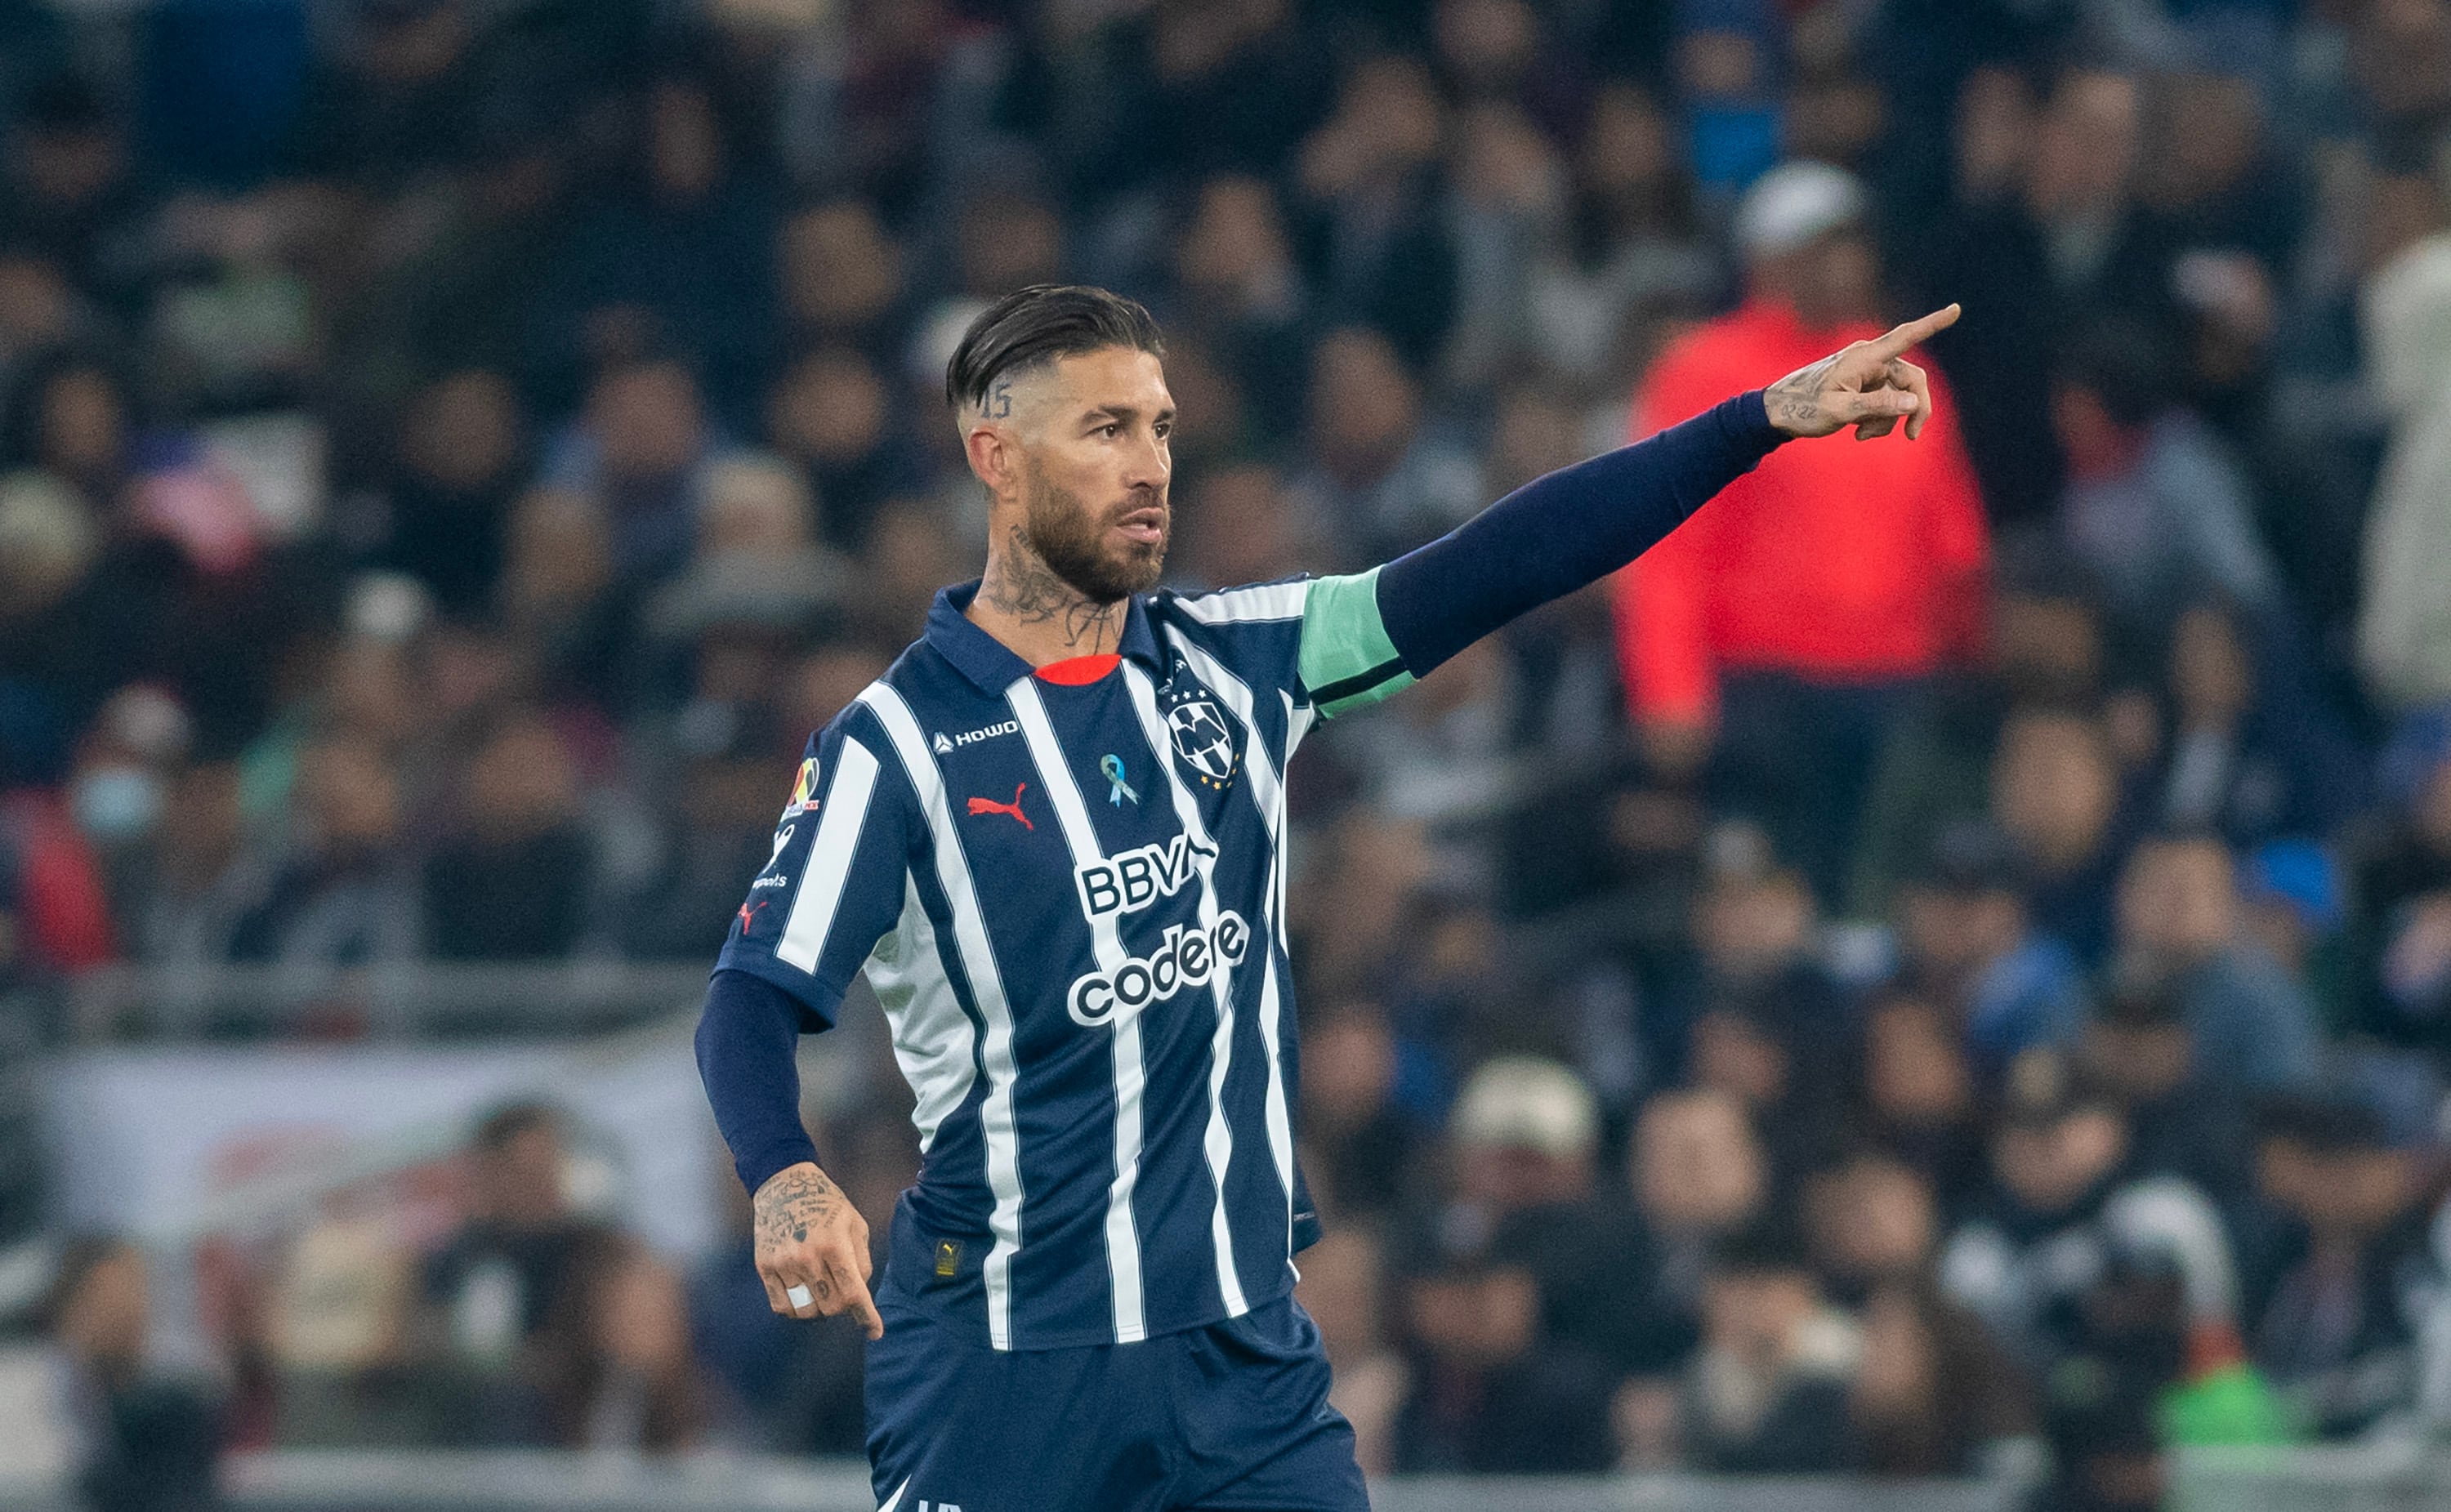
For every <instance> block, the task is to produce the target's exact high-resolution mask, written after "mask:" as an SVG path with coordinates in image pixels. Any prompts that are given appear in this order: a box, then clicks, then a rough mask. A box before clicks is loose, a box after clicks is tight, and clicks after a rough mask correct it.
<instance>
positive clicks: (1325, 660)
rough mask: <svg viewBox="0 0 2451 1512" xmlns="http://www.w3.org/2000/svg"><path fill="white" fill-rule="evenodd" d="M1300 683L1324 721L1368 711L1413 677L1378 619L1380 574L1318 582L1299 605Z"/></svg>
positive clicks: (1324, 579)
mask: <svg viewBox="0 0 2451 1512" xmlns="http://www.w3.org/2000/svg"><path fill="white" fill-rule="evenodd" d="M1302 679H1303V686H1304V687H1306V688H1308V689H1309V690H1310V700H1311V706H1312V707H1313V708H1315V709H1317V710H1318V711H1319V713H1320V717H1322V718H1334V717H1336V716H1338V715H1340V714H1343V713H1345V712H1346V711H1348V710H1352V709H1361V708H1366V707H1367V706H1369V705H1371V704H1374V703H1377V702H1378V701H1379V700H1380V699H1382V698H1383V697H1387V696H1388V695H1389V694H1391V693H1394V692H1396V691H1398V690H1399V689H1402V688H1405V687H1409V686H1410V685H1411V684H1412V681H1413V675H1412V674H1411V673H1409V672H1407V671H1405V670H1404V658H1402V657H1400V656H1398V655H1397V654H1396V643H1395V642H1394V641H1392V640H1389V639H1388V638H1387V627H1386V625H1385V624H1383V623H1382V621H1381V620H1380V618H1379V569H1378V568H1376V567H1373V568H1371V569H1370V570H1369V571H1368V572H1364V573H1357V574H1355V575H1354V576H1352V577H1350V578H1322V579H1318V580H1317V581H1315V582H1313V583H1312V584H1311V585H1310V593H1309V595H1308V597H1307V598H1305V599H1304V601H1303V627H1302Z"/></svg>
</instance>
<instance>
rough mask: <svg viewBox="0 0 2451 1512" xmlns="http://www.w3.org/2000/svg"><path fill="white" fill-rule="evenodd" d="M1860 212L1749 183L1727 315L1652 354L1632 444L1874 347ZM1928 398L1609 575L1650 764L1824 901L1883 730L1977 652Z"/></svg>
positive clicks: (1758, 478)
mask: <svg viewBox="0 0 2451 1512" xmlns="http://www.w3.org/2000/svg"><path fill="white" fill-rule="evenodd" d="M1867 209H1868V200H1867V196H1866V194H1865V191H1864V188H1863V186H1862V185H1861V184H1860V183H1858V182H1857V181H1856V180H1855V178H1854V177H1853V175H1851V174H1849V173H1847V172H1845V171H1844V170H1842V169H1839V168H1835V167H1830V166H1829V165H1827V164H1820V163H1791V164H1787V165H1785V166H1783V167H1778V168H1775V169H1774V170H1772V171H1771V172H1769V173H1767V174H1764V175H1763V176H1762V178H1761V179H1760V181H1759V182H1758V183H1756V184H1755V186H1754V187H1753V189H1752V190H1751V191H1750V192H1749V193H1748V194H1747V195H1746V197H1745V200H1744V202H1743V204H1742V206H1740V207H1739V208H1738V210H1737V213H1736V217H1735V239H1736V244H1737V247H1738V250H1739V251H1740V252H1741V253H1742V255H1743V259H1744V264H1745V273H1746V286H1747V298H1746V301H1745V303H1744V304H1743V305H1742V306H1740V307H1739V308H1737V309H1736V310H1735V311H1734V312H1732V313H1730V314H1728V315H1726V316H1723V317H1721V318H1720V319H1718V320H1716V321H1713V322H1711V323H1710V324H1706V325H1703V326H1701V327H1700V328H1698V329H1696V330H1695V331H1694V332H1693V333H1691V334H1690V335H1688V336H1686V337H1685V338H1684V339H1683V340H1681V341H1679V342H1677V343H1676V344H1673V345H1671V346H1670V347H1669V348H1668V350H1667V351H1666V352H1664V353H1663V354H1662V355H1661V356H1660V359H1659V361H1658V362H1657V363H1655V364H1654V365H1653V367H1652V369H1651V372H1650V374H1649V375H1648V376H1647V377H1646V378H1645V379H1644V381H1643V384H1642V388H1641V392H1640V393H1639V394H1638V395H1637V398H1636V401H1635V405H1634V414H1633V422H1632V427H1631V428H1632V433H1633V434H1634V435H1636V436H1644V435H1648V434H1650V433H1651V432H1653V431H1655V430H1658V429H1660V428H1662V427H1663V426H1666V425H1670V424H1674V423H1676V422H1678V421H1681V420H1684V419H1685V418H1687V417H1688V416H1691V415H1694V414H1696V413H1698V412H1700V411H1701V410H1703V409H1705V408H1707V407H1708V406H1709V405H1710V404H1711V403H1713V399H1712V397H1711V396H1714V395H1718V394H1724V393H1727V392H1729V391H1730V390H1731V389H1744V388H1755V387H1758V386H1760V385H1762V384H1764V383H1771V382H1773V381H1775V379H1776V378H1777V377H1778V376H1779V375H1780V374H1781V373H1784V372H1787V371H1791V370H1793V368H1794V366H1795V365H1796V364H1798V363H1811V362H1813V361H1815V360H1816V359H1814V357H1812V356H1810V355H1809V354H1810V353H1811V352H1813V351H1818V350H1826V349H1828V348H1829V346H1830V345H1831V344H1833V343H1835V344H1842V345H1843V344H1846V343H1848V342H1851V341H1855V340H1860V339H1864V338H1869V337H1872V336H1874V335H1877V334H1878V333H1879V325H1878V324H1877V321H1878V316H1879V304H1880V289H1879V283H1880V276H1879V268H1878V266H1877V264H1876V261H1875V254H1874V251H1873V243H1872V239H1871V236H1870V234H1869V231H1868V229H1867V226H1866V224H1865V221H1866V213H1867ZM1781 364H1786V365H1785V366H1782V365H1781ZM1934 400H1935V403H1936V404H1937V408H1938V418H1937V420H1936V421H1935V422H1934V425H1933V427H1932V428H1931V429H1930V430H1928V431H1926V432H1925V434H1924V437H1923V440H1922V442H1921V443H1919V444H1915V445H1908V444H1906V443H1904V442H1902V441H1899V440H1897V439H1894V438H1892V439H1886V440H1881V441H1876V442H1873V443H1872V444H1870V445H1866V446H1861V447H1854V448H1847V449H1843V450H1842V451H1840V452H1839V453H1837V454H1835V455H1832V454H1823V453H1813V454H1808V453H1806V452H1805V451H1803V450H1802V449H1800V448H1799V449H1794V450H1790V451H1783V452H1779V453H1776V454H1775V455H1773V456H1772V457H1771V458H1769V459H1768V460H1767V461H1764V462H1763V463H1762V464H1761V466H1759V467H1758V468H1756V469H1755V471H1754V472H1753V473H1752V474H1751V475H1749V476H1747V477H1745V478H1741V479H1738V480H1737V481H1735V483H1734V484H1732V485H1730V487H1729V488H1728V490H1727V491H1726V492H1725V493H1723V494H1722V495H1720V497H1719V499H1718V501H1716V503H1714V504H1713V506H1712V507H1711V508H1710V509H1709V510H1707V511H1705V512H1703V513H1702V514H1701V515H1699V516H1697V517H1696V518H1695V519H1693V520H1688V521H1687V522H1686V524H1685V525H1684V526H1683V527H1682V528H1680V529H1679V530H1678V531H1677V532H1676V534H1675V535H1673V536H1671V537H1669V538H1668V540H1665V541H1663V542H1661V543H1660V544H1659V545H1658V546H1657V547H1655V548H1653V549H1652V550H1651V551H1650V552H1649V553H1648V554H1646V555H1645V556H1644V557H1643V558H1642V559H1641V560H1638V561H1637V562H1636V563H1635V564H1634V566H1633V567H1631V568H1629V569H1627V571H1626V572H1625V573H1623V574H1621V575H1620V576H1619V578H1618V596H1617V609H1618V655H1619V661H1620V663H1621V666H1622V669H1623V672H1624V677H1625V685H1626V689H1627V695H1628V697H1629V699H1630V701H1631V704H1632V712H1633V716H1634V719H1635V722H1636V725H1637V730H1638V731H1639V733H1640V735H1641V736H1642V739H1643V744H1644V747H1645V749H1646V751H1647V752H1648V754H1649V755H1650V756H1651V758H1652V760H1653V762H1654V763H1655V765H1656V766H1657V768H1659V769H1660V770H1661V772H1662V774H1663V775H1664V776H1670V777H1678V776H1697V775H1705V774H1707V776H1708V778H1709V784H1710V786H1711V787H1712V788H1713V789H1714V796H1715V797H1716V798H1718V799H1720V800H1721V801H1723V802H1724V803H1726V804H1728V805H1731V806H1733V807H1735V808H1736V809H1737V810H1739V811H1741V812H1749V813H1750V814H1752V815H1754V816H1755V817H1757V818H1758V819H1760V820H1761V821H1762V822H1763V823H1764V824H1766V825H1767V826H1768V827H1769V829H1770V830H1771V832H1772V835H1773V838H1774V839H1775V841H1776V842H1777V843H1778V847H1779V850H1780V851H1781V853H1782V854H1788V855H1792V856H1794V857H1795V858H1796V859H1797V860H1798V861H1799V863H1800V864H1801V865H1802V867H1803V869H1804V871H1805V872H1806V874H1808V876H1810V877H1811V879H1812V880H1813V882H1814V885H1815V887H1816V888H1817V889H1818V890H1820V891H1821V892H1822V893H1823V894H1824V895H1825V896H1828V895H1829V894H1830V893H1831V891H1832V888H1833V882H1834V881H1835V878H1836V872H1837V869H1838V867H1839V866H1840V864H1841V861H1842V855H1843V852H1844V850H1845V847H1846V844H1847V841H1848V839H1849V838H1850V837H1851V835H1852V834H1853V819H1854V815H1855V812H1856V809H1857V807H1858V805H1859V802H1860V799H1861V795H1862V791H1863V788H1864V785H1865V778H1866V775H1867V773H1868V771H1869V769H1870V766H1871V761H1872V757H1873V750H1874V745H1875V742H1876V741H1877V738H1878V734H1879V730H1880V728H1881V726H1882V721H1883V719H1884V717H1886V716H1887V715H1888V714H1890V713H1891V712H1892V710H1894V709H1895V708H1896V707H1897V705H1898V704H1899V702H1900V701H1901V700H1902V699H1903V698H1904V697H1906V696H1907V694H1908V693H1909V692H1910V691H1911V690H1912V689H1913V688H1914V687H1915V686H1917V685H1918V683H1920V682H1921V681H1922V680H1923V679H1924V678H1926V677H1930V676H1931V674H1932V673H1934V672H1936V671H1939V670H1940V669H1942V668H1944V667H1947V666H1950V665H1951V664H1955V663H1959V662H1962V661H1963V660H1965V659H1966V658H1968V656H1969V655H1970V654H1971V652H1972V650H1973V649H1974V648H1975V645H1976V643H1977V640H1978V638H1979V626H1980V623H1981V611H1980V606H1981V586H1982V579H1983V575H1984V571H1985V567H1986V564H1987V560H1988V557H1989V540H1988V528H1987V526H1986V523H1985V520H1984V516H1983V507H1982V501H1981V498H1980V496H1979V494H1978V492H1977V490H1976V487H1975V482H1974V477H1973V473H1972V470H1971V467H1970V465H1969V463H1968V461H1967V459H1966V453H1965V448H1964V446H1963V444H1962V443H1961V442H1960V440H1959V437H1958V432H1957V427H1956V421H1955V418H1954V416H1953V414H1952V412H1951V401H1950V396H1949V394H1948V392H1947V390H1946V388H1945V387H1944V386H1941V385H1935V388H1934Z"/></svg>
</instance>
